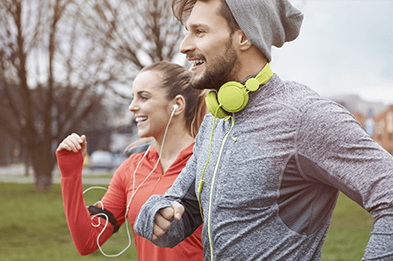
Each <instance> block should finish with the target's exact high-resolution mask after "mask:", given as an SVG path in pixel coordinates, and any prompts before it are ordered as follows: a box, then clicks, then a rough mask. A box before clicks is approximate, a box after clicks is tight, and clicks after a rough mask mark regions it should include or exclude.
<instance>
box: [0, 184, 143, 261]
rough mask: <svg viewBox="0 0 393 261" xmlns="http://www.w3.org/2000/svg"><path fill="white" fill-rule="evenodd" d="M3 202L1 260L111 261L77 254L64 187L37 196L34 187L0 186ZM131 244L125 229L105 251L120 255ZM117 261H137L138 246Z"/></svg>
mask: <svg viewBox="0 0 393 261" xmlns="http://www.w3.org/2000/svg"><path fill="white" fill-rule="evenodd" d="M87 187H89V186H86V188H87ZM103 192H104V191H103V190H102V192H101V190H98V191H97V190H93V191H91V192H88V193H87V194H86V202H87V203H88V204H89V205H90V204H93V203H95V202H96V201H97V199H100V198H101V196H102V193H103ZM99 194H101V195H99ZM0 200H1V214H0V260H2V261H25V260H26V261H32V260H39V261H56V260H61V261H63V260H86V261H90V260H106V261H108V259H110V258H108V257H105V256H103V255H102V254H101V252H100V251H96V252H94V253H93V254H91V255H89V256H81V255H79V253H78V252H77V251H76V249H75V247H74V245H73V243H72V239H71V236H70V233H69V231H68V227H67V223H66V219H65V216H64V211H63V205H62V204H63V203H62V197H61V191H60V185H58V184H54V185H53V189H52V192H51V193H36V192H34V185H33V184H15V183H0ZM131 234H132V232H131ZM127 244H128V239H127V232H126V230H125V226H122V227H121V229H120V231H119V233H117V234H115V235H114V236H112V238H111V239H109V240H108V241H107V242H106V243H105V245H104V246H103V249H104V251H105V252H106V253H107V254H116V253H118V252H120V251H121V250H122V249H123V248H124V247H126V246H127ZM113 260H128V261H129V260H137V256H136V250H135V246H134V243H133V245H132V246H131V247H130V248H129V249H128V250H127V251H126V252H125V253H123V254H122V255H121V256H120V257H116V258H114V259H113Z"/></svg>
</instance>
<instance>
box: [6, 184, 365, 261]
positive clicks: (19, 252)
mask: <svg viewBox="0 0 393 261" xmlns="http://www.w3.org/2000/svg"><path fill="white" fill-rule="evenodd" d="M87 187H89V185H87V186H86V188H87ZM102 193H103V191H102V192H101V191H100V190H98V191H97V190H94V191H92V192H88V193H87V194H86V201H87V203H88V204H89V205H90V204H93V203H94V202H95V201H97V199H99V198H100V197H101V195H102ZM0 200H1V214H0V260H2V261H3V260H4V261H24V260H26V261H27V260H28V261H31V260H40V261H56V260H62V261H63V260H86V261H90V260H108V258H107V257H105V256H103V255H102V254H101V253H100V252H99V251H96V252H95V253H93V254H91V255H89V256H84V257H82V256H80V255H79V254H78V252H77V251H76V249H75V247H74V245H73V243H72V239H71V236H70V234H69V231H68V227H67V224H66V220H65V216H64V212H63V207H62V198H61V192H60V185H57V184H54V185H53V189H52V192H51V193H36V192H34V185H33V184H15V183H0ZM371 228H372V219H371V218H370V216H369V215H368V213H367V212H366V211H364V210H363V209H362V208H360V207H359V206H357V205H356V204H355V203H353V202H352V201H350V200H349V199H348V198H346V197H345V196H343V195H340V197H339V201H338V203H337V207H336V209H335V212H334V214H333V220H332V224H331V226H330V229H329V232H328V235H327V239H326V242H325V245H324V247H323V253H322V260H323V261H338V260H341V261H351V260H360V259H361V257H362V256H363V253H364V249H365V247H366V245H367V241H368V238H369V235H370V232H371ZM127 243H128V240H127V233H126V231H125V226H122V228H121V229H120V232H119V233H117V234H116V235H115V236H113V237H112V238H111V239H110V240H109V241H108V242H107V243H106V244H105V245H104V247H103V249H104V251H105V252H106V253H108V254H115V253H118V252H120V251H121V250H122V249H123V248H124V247H125V246H126V245H127ZM114 260H128V261H129V260H137V259H136V250H135V247H134V245H132V246H131V247H130V249H128V250H127V251H126V252H125V253H123V254H122V255H121V256H120V257H117V258H114Z"/></svg>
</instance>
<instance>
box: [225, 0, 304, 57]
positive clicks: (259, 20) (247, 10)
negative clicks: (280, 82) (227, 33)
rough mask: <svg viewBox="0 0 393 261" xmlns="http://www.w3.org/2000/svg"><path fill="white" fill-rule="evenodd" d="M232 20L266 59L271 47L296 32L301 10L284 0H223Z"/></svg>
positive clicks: (279, 45) (289, 39) (297, 32)
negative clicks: (231, 15)
mask: <svg viewBox="0 0 393 261" xmlns="http://www.w3.org/2000/svg"><path fill="white" fill-rule="evenodd" d="M225 1H226V3H227V4H228V7H229V9H230V10H231V12H232V14H233V16H234V18H235V20H236V22H237V23H238V24H239V26H240V28H241V29H242V31H243V32H244V33H245V35H246V36H247V38H248V39H249V40H250V41H251V43H252V44H253V45H255V46H257V47H258V48H259V50H261V52H262V53H263V54H264V55H265V56H266V58H267V59H268V61H269V62H270V61H271V60H272V57H271V47H272V45H274V46H276V47H281V46H282V45H283V44H284V43H285V42H289V41H292V40H295V39H296V37H297V36H298V35H299V31H300V26H301V25H302V21H303V14H302V12H300V11H299V10H298V9H296V8H295V7H294V6H293V5H292V4H291V3H290V2H289V1H288V0H225Z"/></svg>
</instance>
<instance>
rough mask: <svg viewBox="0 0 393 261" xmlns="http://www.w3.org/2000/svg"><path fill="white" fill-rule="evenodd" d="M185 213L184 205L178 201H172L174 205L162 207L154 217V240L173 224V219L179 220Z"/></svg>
mask: <svg viewBox="0 0 393 261" xmlns="http://www.w3.org/2000/svg"><path fill="white" fill-rule="evenodd" d="M183 213H184V207H183V206H182V205H180V204H179V203H177V202H176V201H174V202H172V207H167V208H162V209H160V210H159V211H158V212H157V214H156V216H155V218H154V227H153V238H152V240H153V241H156V240H157V239H159V238H160V237H162V236H163V235H164V234H165V232H166V231H167V230H168V229H169V227H170V226H171V222H172V220H173V219H174V220H176V221H179V220H180V219H181V217H182V215H183Z"/></svg>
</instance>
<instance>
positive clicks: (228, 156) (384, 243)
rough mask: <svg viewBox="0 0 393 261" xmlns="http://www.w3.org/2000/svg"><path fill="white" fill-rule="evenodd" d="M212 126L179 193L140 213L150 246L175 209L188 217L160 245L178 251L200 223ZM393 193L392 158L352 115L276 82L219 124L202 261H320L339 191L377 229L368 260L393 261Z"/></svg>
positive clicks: (199, 141) (206, 126) (209, 121)
mask: <svg viewBox="0 0 393 261" xmlns="http://www.w3.org/2000/svg"><path fill="white" fill-rule="evenodd" d="M232 120H233V127H232V128H231V122H232ZM213 121H214V118H213V117H212V115H210V114H209V115H207V116H206V117H205V119H204V121H203V124H202V126H201V129H200V132H199V134H198V136H197V138H196V144H195V146H194V154H193V156H192V157H191V158H190V160H189V161H188V163H187V166H186V167H185V168H184V169H183V171H182V172H181V174H180V175H179V177H178V178H177V180H176V181H175V183H174V184H173V186H172V187H171V188H170V189H169V190H168V191H167V192H166V194H165V195H164V196H157V195H154V196H152V197H151V198H150V199H149V200H148V201H147V202H146V203H145V205H144V206H143V207H142V209H141V210H140V213H139V215H138V217H137V219H136V221H135V225H134V229H135V232H136V233H137V234H138V235H140V236H143V237H145V238H147V239H149V240H151V238H152V231H153V224H154V216H155V214H156V212H157V211H158V210H159V209H161V208H164V207H167V206H170V205H171V202H172V201H174V200H176V201H178V202H180V203H181V204H183V205H184V207H185V209H186V211H185V213H184V215H183V216H182V219H181V220H180V221H179V222H177V221H173V222H172V225H171V227H170V229H169V230H168V231H167V232H166V234H165V235H164V236H163V237H161V238H160V239H159V240H157V241H155V242H153V243H154V244H156V245H159V246H162V247H174V246H175V245H177V244H178V243H179V242H181V241H182V240H183V239H184V238H185V237H187V236H189V235H191V234H192V232H193V231H194V230H195V229H196V228H197V227H198V226H199V225H200V224H201V223H202V222H203V221H202V218H201V215H200V213H199V206H198V200H197V195H198V184H199V181H200V179H201V175H202V172H203V169H204V167H205V164H206V162H207V159H208V156H209V143H210V135H211V130H212V126H213ZM195 184H197V185H195ZM392 187H393V157H392V155H390V154H389V153H388V152H386V151H385V150H384V149H383V148H382V147H380V146H379V145H378V144H377V143H376V142H374V141H373V140H372V139H371V138H370V137H369V136H368V135H367V134H366V133H365V132H364V131H363V129H362V128H361V126H360V124H359V123H358V122H357V121H356V120H355V118H354V117H353V116H352V115H351V114H350V113H349V112H348V111H347V110H346V109H345V108H343V107H342V106H340V105H338V104H336V103H335V102H333V101H330V100H328V99H325V98H322V97H320V96H319V95H317V94H316V93H315V92H313V91H312V90H310V89H309V88H308V87H306V86H304V85H301V84H298V83H294V82H282V81H281V80H280V79H279V77H278V76H277V75H274V76H273V77H272V78H271V79H270V80H269V82H267V83H266V84H265V85H264V86H263V88H262V87H261V88H260V89H259V90H258V91H256V92H254V93H252V94H250V100H249V103H248V105H247V106H246V108H245V109H244V110H242V111H240V112H238V113H235V114H233V115H232V119H226V120H225V119H217V120H216V122H215V127H214V131H213V142H212V149H211V155H210V160H209V163H208V164H207V166H206V171H205V174H204V183H203V187H202V191H201V195H200V200H201V204H202V210H203V217H204V227H203V231H202V241H203V246H204V258H205V260H217V261H218V260H253V261H254V260H269V261H272V260H280V261H281V260H301V261H303V260H320V258H321V251H322V245H323V242H324V240H325V236H326V233H327V230H328V227H329V224H330V220H331V215H332V212H333V209H334V206H335V203H336V200H337V196H338V193H339V191H342V192H343V193H345V194H346V195H347V196H348V197H350V198H351V199H353V200H354V201H356V202H357V203H358V204H359V205H360V206H362V207H363V208H365V209H366V210H367V211H368V212H370V214H371V215H372V217H374V219H375V221H374V227H373V228H374V229H373V232H372V234H371V237H370V241H369V244H368V246H367V249H366V251H365V256H364V260H393V189H392Z"/></svg>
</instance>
